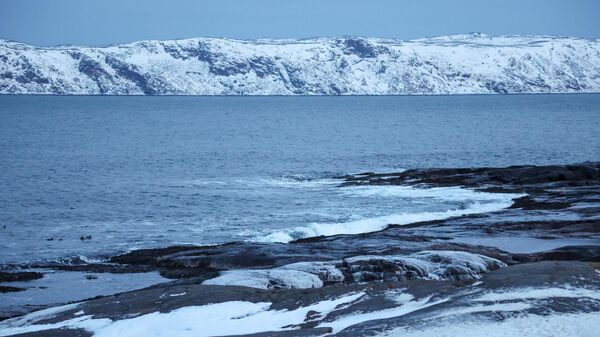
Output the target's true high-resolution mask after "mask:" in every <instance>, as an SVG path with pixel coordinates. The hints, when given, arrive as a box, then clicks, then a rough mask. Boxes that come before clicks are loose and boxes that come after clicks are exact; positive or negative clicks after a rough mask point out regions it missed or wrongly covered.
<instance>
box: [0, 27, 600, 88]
mask: <svg viewBox="0 0 600 337" xmlns="http://www.w3.org/2000/svg"><path fill="white" fill-rule="evenodd" d="M548 92H600V41H598V40H594V41H591V40H585V39H578V38H560V37H548V36H487V35H482V34H469V35H454V36H444V37H437V38H428V39H419V40H412V41H400V40H384V39H374V38H322V39H309V40H255V41H241V40H230V39H217V38H196V39H186V40H172V41H141V42H136V43H131V44H124V45H115V46H109V47H103V48H95V47H75V46H61V47H50V48H41V47H34V46H29V45H26V44H22V43H17V42H11V41H5V40H0V93H4V94H117V95H128V94H140V95H144V94H145V95H165V94H169V95H273V94H277V95H321V94H322V95H339V94H367V95H380V94H468V93H548Z"/></svg>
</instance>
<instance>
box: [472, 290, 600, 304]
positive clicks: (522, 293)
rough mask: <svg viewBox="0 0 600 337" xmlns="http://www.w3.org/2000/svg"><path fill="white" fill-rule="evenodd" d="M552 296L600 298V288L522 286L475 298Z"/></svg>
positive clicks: (482, 300) (479, 300) (493, 299)
mask: <svg viewBox="0 0 600 337" xmlns="http://www.w3.org/2000/svg"><path fill="white" fill-rule="evenodd" d="M551 297H567V298H591V299H595V300H600V292H598V290H593V289H586V288H575V287H567V288H558V287H554V288H521V289H516V290H506V291H495V292H491V293H487V294H485V295H482V296H480V297H478V298H476V299H475V301H478V302H499V301H513V300H523V299H544V298H551Z"/></svg>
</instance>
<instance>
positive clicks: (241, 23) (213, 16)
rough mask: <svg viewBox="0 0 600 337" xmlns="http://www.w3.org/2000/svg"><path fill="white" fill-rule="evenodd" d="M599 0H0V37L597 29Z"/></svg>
mask: <svg viewBox="0 0 600 337" xmlns="http://www.w3.org/2000/svg"><path fill="white" fill-rule="evenodd" d="M599 16H600V1H599V0H395V1H393V0H363V1H357V0H170V1H165V0H160V1H159V0H136V1H134V0H0V38H5V39H9V40H16V41H21V42H25V43H29V44H33V45H39V46H51V45H61V44H81V45H92V46H104V45H109V44H116V43H126V42H133V41H138V40H153V39H157V40H165V39H176V38H190V37H201V36H211V37H227V38H236V39H255V38H309V37H324V36H342V35H354V36H370V37H383V38H398V39H414V38H421V37H430V36H438V35H448V34H461V33H470V32H482V33H486V34H492V35H507V34H508V35H509V34H543V35H560V36H577V37H584V38H589V39H597V38H600V19H599V18H598V17H599Z"/></svg>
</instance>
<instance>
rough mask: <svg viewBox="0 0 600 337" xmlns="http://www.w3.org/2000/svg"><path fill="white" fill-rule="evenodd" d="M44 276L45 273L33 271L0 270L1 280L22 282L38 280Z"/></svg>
mask: <svg viewBox="0 0 600 337" xmlns="http://www.w3.org/2000/svg"><path fill="white" fill-rule="evenodd" d="M42 277H44V274H42V273H39V272H33V271H22V272H3V271H0V282H20V281H31V280H37V279H40V278H42Z"/></svg>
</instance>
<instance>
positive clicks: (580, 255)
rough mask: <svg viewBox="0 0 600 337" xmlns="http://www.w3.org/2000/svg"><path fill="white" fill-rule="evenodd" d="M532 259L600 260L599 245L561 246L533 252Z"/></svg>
mask: <svg viewBox="0 0 600 337" xmlns="http://www.w3.org/2000/svg"><path fill="white" fill-rule="evenodd" d="M534 260H542V261H544V260H546V261H547V260H553V261H583V262H600V245H598V246H566V247H561V248H557V249H553V250H551V251H547V252H542V253H538V254H535V255H534Z"/></svg>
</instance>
